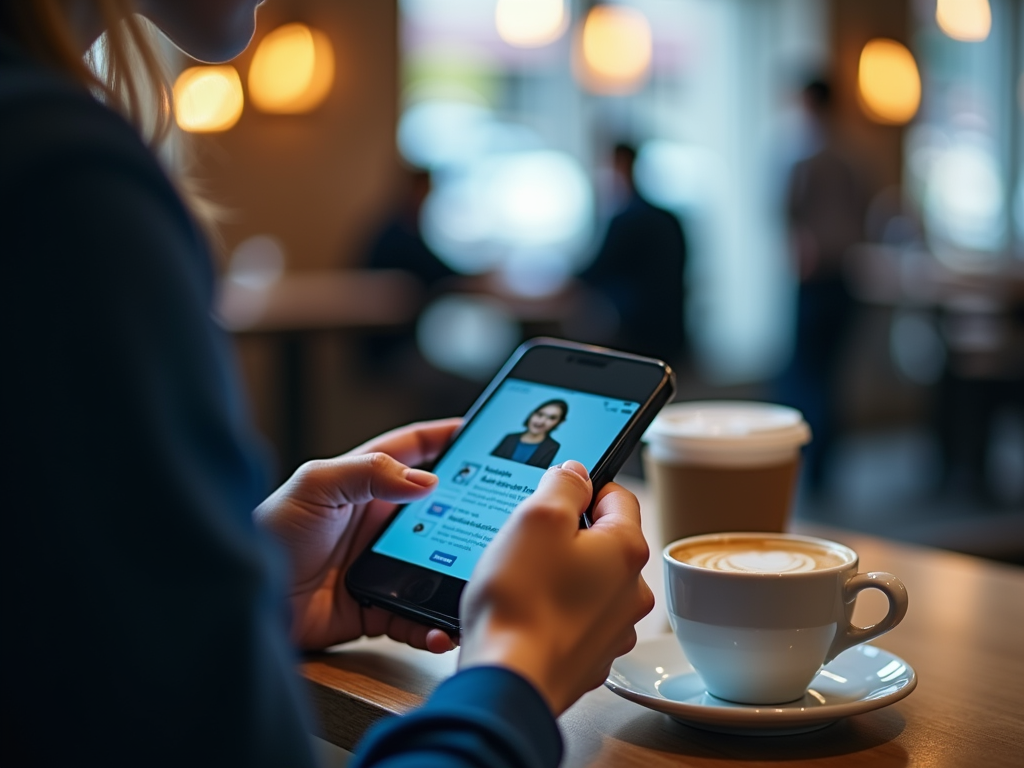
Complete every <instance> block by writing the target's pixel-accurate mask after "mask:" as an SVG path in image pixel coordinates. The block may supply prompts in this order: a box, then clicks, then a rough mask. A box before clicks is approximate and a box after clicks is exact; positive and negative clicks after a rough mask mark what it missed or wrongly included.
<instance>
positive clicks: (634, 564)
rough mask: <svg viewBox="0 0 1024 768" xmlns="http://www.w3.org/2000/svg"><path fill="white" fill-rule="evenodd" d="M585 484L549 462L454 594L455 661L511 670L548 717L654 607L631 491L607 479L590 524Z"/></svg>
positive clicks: (628, 644) (578, 469)
mask: <svg viewBox="0 0 1024 768" xmlns="http://www.w3.org/2000/svg"><path fill="white" fill-rule="evenodd" d="M591 493H592V488H591V485H590V479H589V477H588V476H587V470H586V468H585V467H584V466H583V465H582V464H580V463H579V462H576V461H567V462H565V463H563V464H562V465H561V466H559V467H552V468H551V469H549V470H548V471H547V472H546V473H545V475H544V477H543V478H542V480H541V482H540V485H539V486H538V488H537V490H536V492H535V493H534V494H533V495H532V496H530V497H529V498H528V499H527V500H526V501H524V502H523V503H522V504H520V505H519V507H517V508H516V510H515V511H514V512H513V513H512V515H511V517H510V518H509V520H508V522H507V523H506V524H505V525H504V526H503V527H502V529H501V531H499V532H498V534H497V535H496V536H495V537H494V541H493V542H492V543H491V544H490V545H489V546H488V547H487V549H486V550H485V551H484V554H483V556H482V557H481V558H480V562H479V563H478V564H477V567H476V570H475V571H474V572H473V575H472V577H471V578H470V581H469V585H468V586H467V587H466V590H465V592H464V593H463V596H462V606H461V609H460V615H461V620H462V638H461V644H462V655H461V658H460V660H459V665H460V666H461V667H469V666H481V665H492V664H493V665H498V666H503V667H507V668H509V669H511V670H513V671H515V672H518V673H519V674H521V675H522V676H523V677H525V678H526V679H527V680H529V681H530V682H531V683H532V684H533V685H534V686H535V687H536V688H537V690H538V691H540V693H541V695H542V696H543V697H544V698H545V699H546V700H547V702H548V704H549V705H550V707H551V709H552V711H553V712H554V714H555V715H556V716H557V715H559V714H561V713H562V712H563V711H565V709H567V708H568V707H569V706H570V705H571V704H572V703H573V702H574V701H576V699H578V698H579V697H580V696H582V695H583V694H584V693H586V692H587V691H589V690H591V689H593V688H596V687H598V686H599V685H601V683H602V682H604V680H605V678H606V677H607V676H608V670H609V668H610V667H611V663H612V661H613V660H614V659H615V657H617V656H621V655H622V654H624V653H628V652H629V651H630V650H631V649H632V648H633V646H634V645H635V644H636V631H635V629H634V624H636V622H637V621H639V620H640V619H641V618H643V617H644V616H646V615H647V614H648V613H649V612H650V611H651V609H652V608H653V607H654V596H653V595H652V594H651V590H650V588H649V587H648V586H647V584H646V582H645V581H644V580H643V577H642V576H641V575H640V569H641V568H642V567H643V566H644V564H645V563H646V562H647V557H648V547H647V542H646V541H645V540H644V537H643V534H642V532H641V531H640V507H639V505H638V503H637V500H636V497H635V496H633V494H631V493H630V492H628V491H627V490H625V489H624V488H622V487H621V486H619V485H616V484H614V483H609V484H608V485H607V486H605V487H604V488H603V489H602V490H601V493H600V495H599V496H598V500H597V504H596V505H595V508H594V513H593V526H592V527H591V528H589V529H587V530H581V529H580V528H579V517H580V514H581V513H582V512H583V510H584V509H586V507H587V504H588V503H589V502H590V497H591Z"/></svg>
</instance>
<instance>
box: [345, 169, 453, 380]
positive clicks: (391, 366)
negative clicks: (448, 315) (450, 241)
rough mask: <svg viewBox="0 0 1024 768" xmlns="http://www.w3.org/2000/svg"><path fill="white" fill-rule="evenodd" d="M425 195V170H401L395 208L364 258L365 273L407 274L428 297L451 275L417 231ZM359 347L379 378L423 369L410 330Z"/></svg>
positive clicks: (374, 336) (376, 336) (378, 334)
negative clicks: (411, 367)
mask: <svg viewBox="0 0 1024 768" xmlns="http://www.w3.org/2000/svg"><path fill="white" fill-rule="evenodd" d="M430 190H431V178H430V172H429V171H426V170H423V169H421V168H411V167H405V168H403V171H402V181H401V191H400V197H399V201H398V204H397V206H396V207H395V208H394V209H393V211H392V213H391V214H390V215H389V216H388V218H387V219H386V220H385V221H384V223H383V225H382V226H381V227H380V229H378V230H377V231H376V232H375V233H374V235H373V237H372V238H371V240H370V245H369V247H368V248H367V249H366V256H365V258H364V264H365V265H366V267H367V268H368V269H397V270H401V271H403V272H405V273H407V274H410V275H412V276H413V277H415V278H416V279H417V281H418V282H419V283H420V285H421V286H422V288H423V289H424V291H425V292H426V293H427V294H428V295H429V294H430V293H431V291H432V289H433V288H434V286H435V285H436V284H437V283H438V282H440V281H442V280H445V279H446V278H451V277H453V276H454V275H455V272H454V271H453V270H452V269H450V268H449V267H448V266H447V265H446V264H445V263H444V262H442V261H441V260H440V259H439V258H438V257H437V256H436V255H435V254H434V252H433V251H432V250H430V247H429V246H428V245H427V244H426V242H425V241H424V239H423V235H422V233H421V232H420V215H421V212H422V211H423V204H424V202H426V199H427V197H428V196H429V195H430ZM361 347H362V352H363V360H364V362H365V363H366V364H367V365H368V366H369V368H370V369H371V370H373V371H375V372H378V373H383V374H397V375H408V373H409V371H408V366H409V365H410V364H412V363H414V362H415V363H419V364H420V365H422V362H421V361H420V360H419V353H418V351H417V349H416V331H415V328H414V327H407V328H400V329H396V330H388V331H375V332H372V333H367V335H366V336H365V337H364V338H363V339H362V344H361Z"/></svg>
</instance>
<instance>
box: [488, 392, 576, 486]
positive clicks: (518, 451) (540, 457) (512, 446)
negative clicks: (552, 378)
mask: <svg viewBox="0 0 1024 768" xmlns="http://www.w3.org/2000/svg"><path fill="white" fill-rule="evenodd" d="M568 415H569V404H568V403H567V402H565V400H548V401H547V402H546V403H541V404H540V405H539V406H537V407H536V408H535V409H534V410H533V412H532V413H531V414H530V415H529V416H527V417H526V421H524V422H523V425H524V426H525V427H526V431H525V432H513V433H512V434H511V435H505V437H504V439H503V440H502V441H501V442H500V443H498V447H497V448H495V449H494V450H493V451H491V456H497V457H499V458H502V459H511V460H512V461H518V462H519V463H520V464H529V465H530V466H531V467H540V468H542V469H547V468H548V467H550V466H551V464H552V463H553V462H554V459H555V454H556V453H558V449H559V448H561V447H562V446H561V444H560V443H558V442H557V441H555V440H554V439H552V438H551V436H550V435H551V432H552V431H553V430H554V429H555V427H557V426H558V425H559V424H561V423H562V422H563V421H565V417H566V416H568Z"/></svg>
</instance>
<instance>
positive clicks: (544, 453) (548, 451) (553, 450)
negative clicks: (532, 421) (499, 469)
mask: <svg viewBox="0 0 1024 768" xmlns="http://www.w3.org/2000/svg"><path fill="white" fill-rule="evenodd" d="M524 434H525V433H524V432H516V433H514V434H511V435H505V437H503V438H502V440H501V442H500V443H498V447H497V448H495V449H494V450H493V451H491V456H497V457H498V458H499V459H510V460H511V459H512V455H513V454H514V453H515V450H516V446H517V445H518V444H519V438H520V437H522V436H523V435H524ZM561 447H562V444H561V443H558V442H556V441H555V440H554V439H552V438H551V436H550V435H549V436H547V437H545V438H544V439H543V440H541V441H540V443H538V445H537V450H535V451H534V452H533V453H532V454H531V455H530V458H528V459H527V460H526V461H524V462H523V463H524V464H528V465H529V466H531V467H541V468H542V469H547V468H548V467H550V466H551V463H552V462H553V461H554V460H555V454H557V453H558V449H559V448H561Z"/></svg>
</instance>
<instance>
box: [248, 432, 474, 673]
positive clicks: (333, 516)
mask: <svg viewBox="0 0 1024 768" xmlns="http://www.w3.org/2000/svg"><path fill="white" fill-rule="evenodd" d="M459 424H460V420H459V419H448V420H445V421H433V422H423V423H420V424H411V425H409V426H407V427H402V428H400V429H396V430H392V431H391V432H387V433H386V434H383V435H381V436H380V437H377V438H375V439H373V440H371V441H370V442H368V443H364V444H363V445H361V446H359V447H358V448H354V449H353V450H351V451H349V452H348V453H346V454H343V455H341V456H338V457H336V458H333V459H322V460H319V461H310V462H307V463H306V464H303V465H302V466H301V467H299V469H298V470H296V472H295V474H294V475H292V476H291V478H290V479H289V480H288V481H287V482H286V483H285V484H284V485H282V486H281V487H280V488H278V489H277V491H275V492H274V493H273V494H272V495H271V496H270V498H268V499H267V500H266V501H264V502H263V503H262V504H261V505H260V506H259V507H258V508H257V509H256V511H255V512H254V516H255V519H256V522H257V523H258V524H259V525H261V526H262V527H263V528H265V529H266V530H268V531H269V532H270V533H271V534H273V535H274V537H275V538H276V539H277V540H278V541H279V542H280V543H281V544H283V545H284V547H285V549H286V550H287V552H288V557H289V560H290V562H291V574H292V586H291V590H290V599H291V609H292V614H293V618H292V640H293V641H294V642H295V643H296V645H298V647H299V648H302V649H305V650H314V649H321V648H326V647H327V646H330V645H335V644H337V643H343V642H346V641H348V640H355V639H356V638H359V637H362V636H363V635H367V636H370V637H376V636H378V635H388V637H391V638H393V639H394V640H398V641H400V642H403V643H408V644H409V645H411V646H413V647H415V648H425V649H427V650H429V651H433V652H434V653H444V652H445V651H450V650H452V649H453V648H454V644H453V643H452V640H451V638H450V637H448V635H447V634H445V633H444V632H443V631H442V630H440V629H430V628H428V627H425V626H423V625H421V624H417V623H415V622H413V621H411V620H409V619H404V618H401V617H399V616H395V615H394V614H392V613H390V612H388V611H386V610H384V609H382V608H367V607H364V606H361V605H359V603H358V602H356V600H355V599H354V598H353V597H352V596H351V595H350V594H349V593H348V590H347V589H346V588H345V573H346V571H347V570H348V568H349V566H350V565H351V564H352V562H353V561H354V560H355V559H356V557H358V555H359V554H360V553H361V552H362V551H363V550H364V549H365V548H366V547H367V546H368V545H369V543H370V541H371V540H372V539H373V537H374V536H375V535H376V534H377V532H378V530H380V527H381V525H383V524H384V521H385V520H387V519H388V517H389V515H390V514H391V512H392V511H394V509H395V504H397V503H405V502H409V501H414V500H415V499H420V498H423V497H424V496H426V495H427V494H428V493H430V491H432V490H433V489H434V487H435V486H436V485H437V477H436V476H435V475H433V474H431V473H430V472H426V471H424V470H421V469H410V468H409V466H407V465H417V464H422V463H424V462H426V461H429V460H431V459H433V458H434V457H435V456H437V454H438V453H439V452H440V451H441V449H442V448H443V447H444V446H445V445H446V444H447V443H448V440H449V439H450V438H451V436H452V433H453V432H454V431H455V429H456V428H457V427H458V426H459Z"/></svg>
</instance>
